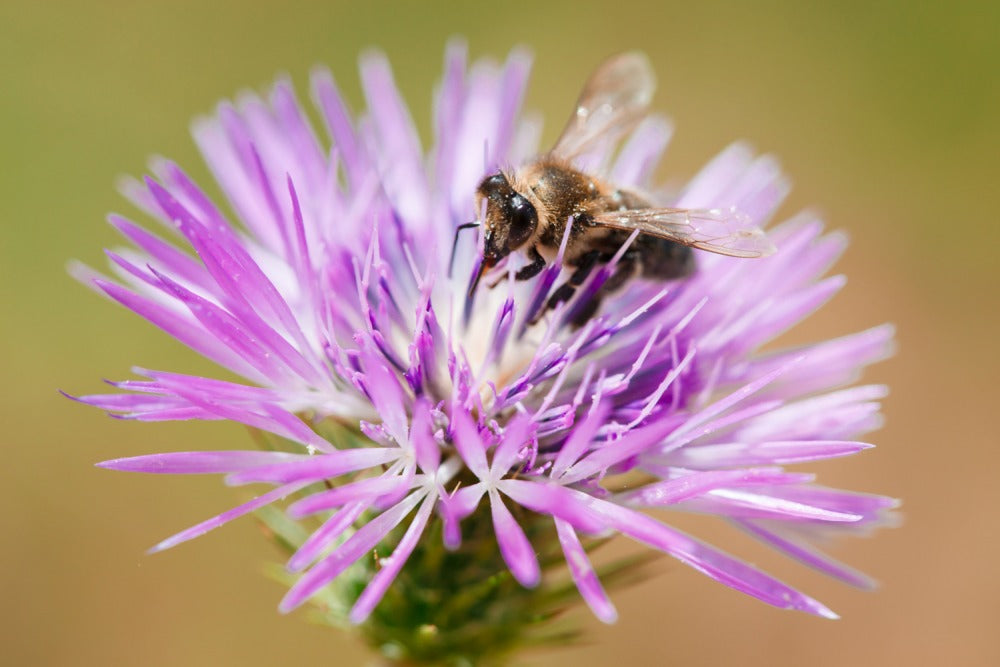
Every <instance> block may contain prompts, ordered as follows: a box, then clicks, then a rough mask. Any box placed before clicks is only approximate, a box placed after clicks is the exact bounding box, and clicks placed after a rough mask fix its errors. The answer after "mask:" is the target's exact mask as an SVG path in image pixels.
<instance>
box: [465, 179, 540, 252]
mask: <svg viewBox="0 0 1000 667" xmlns="http://www.w3.org/2000/svg"><path fill="white" fill-rule="evenodd" d="M476 194H477V197H478V200H479V205H480V206H482V201H483V200H484V199H485V200H486V214H485V217H484V220H483V227H484V228H485V236H484V241H485V244H484V250H483V264H484V267H485V268H486V269H489V268H491V267H493V266H494V265H495V264H496V263H497V262H499V261H500V260H501V259H503V258H504V257H506V256H507V255H509V254H510V253H511V252H513V251H515V250H517V249H518V248H520V247H521V246H523V245H524V244H525V243H527V242H528V240H529V239H531V237H532V236H533V235H534V234H535V229H536V228H537V227H538V211H536V210H535V206H534V205H533V204H532V203H531V202H530V201H528V199H527V197H525V196H524V195H522V194H520V193H519V192H517V191H516V190H515V189H514V188H513V187H512V186H511V184H510V181H509V180H508V179H507V177H506V176H505V175H504V174H502V173H496V174H493V175H492V176H488V177H486V178H485V179H484V180H483V182H482V183H480V184H479V189H478V191H477V193H476Z"/></svg>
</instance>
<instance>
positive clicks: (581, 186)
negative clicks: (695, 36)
mask: <svg viewBox="0 0 1000 667" xmlns="http://www.w3.org/2000/svg"><path fill="white" fill-rule="evenodd" d="M655 87H656V80H655V77H654V75H653V71H652V68H651V66H650V64H649V61H648V60H647V59H646V57H645V56H644V55H643V54H641V53H638V52H630V53H623V54H620V55H617V56H614V57H612V58H610V59H608V60H606V61H605V62H604V63H603V64H601V65H600V66H599V67H598V68H597V70H596V71H594V73H593V74H592V75H591V76H590V78H589V79H588V80H587V83H586V85H585V86H584V88H583V91H582V92H581V94H580V97H579V99H578V101H577V103H576V108H575V110H574V112H573V114H572V115H571V117H570V120H569V122H568V123H567V125H566V127H565V129H564V130H563V132H562V135H561V136H560V137H559V140H558V141H557V142H556V144H555V146H554V147H553V148H552V150H551V151H550V152H548V153H546V154H543V155H542V156H540V157H539V158H538V159H536V160H535V161H533V162H531V163H528V164H526V165H524V166H522V167H520V168H518V169H514V170H501V171H498V172H497V173H494V174H491V175H489V176H487V177H486V178H484V179H483V180H482V182H481V183H480V184H479V187H478V188H477V191H476V207H477V208H476V210H477V211H480V212H482V220H481V221H476V222H471V223H468V224H465V225H461V226H459V228H458V229H457V230H456V232H455V241H456V242H457V240H458V234H459V232H461V231H462V230H463V229H466V228H470V227H478V226H482V227H483V257H482V261H481V262H480V264H479V267H478V269H477V271H476V274H475V277H474V278H473V280H472V283H471V287H470V290H469V293H470V294H473V293H474V292H475V290H476V287H477V286H478V284H479V281H480V279H481V278H482V277H483V275H484V274H485V273H487V272H488V271H489V270H490V269H492V268H493V267H495V266H496V265H497V264H498V263H499V262H500V261H501V260H503V259H504V258H506V257H507V256H508V255H510V254H511V253H521V254H523V255H524V256H525V257H526V259H527V260H528V261H527V263H526V264H525V265H524V266H523V267H521V268H520V269H519V270H518V271H517V272H516V273H515V274H514V277H515V279H516V280H528V279H530V278H532V277H534V276H536V275H538V274H539V273H540V272H541V271H542V270H543V269H544V268H545V267H546V266H547V265H549V264H551V263H553V262H554V261H556V259H557V257H558V256H559V249H560V247H561V245H562V243H563V240H564V236H566V239H565V241H566V246H565V249H564V251H563V254H562V265H563V267H565V268H566V269H568V270H570V271H572V273H571V274H570V276H569V278H568V280H567V281H566V282H565V283H563V284H562V285H561V286H559V287H558V288H556V290H555V291H554V292H553V293H552V295H551V297H550V298H549V300H548V303H547V305H546V307H545V308H544V309H543V310H542V311H541V312H540V313H539V314H538V316H536V318H535V319H536V320H537V319H538V317H541V315H543V314H544V313H545V312H546V311H548V310H550V309H552V308H554V307H555V306H556V305H558V304H559V303H560V302H562V301H566V300H568V299H570V298H571V297H572V296H573V294H574V293H575V290H576V288H578V287H579V286H580V285H582V284H583V282H584V281H585V280H586V279H587V276H588V275H590V273H591V271H593V269H594V268H595V267H596V266H598V265H601V264H607V263H609V262H610V261H611V260H612V258H613V257H615V255H616V254H619V257H618V260H617V263H616V264H615V265H614V269H613V271H612V272H611V274H610V275H609V276H608V278H607V280H606V281H605V282H604V284H603V285H602V286H601V287H600V288H599V289H598V290H597V291H596V293H595V294H594V296H593V297H592V298H591V300H590V301H589V303H587V304H581V307H580V308H576V312H575V314H574V316H573V322H572V323H573V324H574V325H577V326H579V325H581V324H582V323H584V322H586V320H587V319H589V317H590V316H592V315H593V314H594V313H595V312H596V311H597V309H598V307H599V306H600V303H601V300H602V299H603V298H604V297H605V296H607V295H608V294H610V293H612V292H614V291H615V290H617V289H620V288H621V287H622V286H623V285H624V284H625V283H626V282H627V281H628V280H630V279H631V278H633V277H642V278H647V279H652V280H663V281H666V280H675V279H678V278H683V277H685V276H688V275H690V274H691V273H692V272H693V271H694V269H695V258H694V256H693V255H694V253H692V251H691V249H692V248H698V249H701V250H707V251H709V252H715V253H719V254H723V255H731V256H734V257H762V256H764V255H768V254H771V253H772V252H774V250H775V248H774V246H773V245H772V244H771V243H770V241H769V240H768V239H767V237H766V236H765V235H764V233H763V232H762V231H761V230H760V229H758V228H757V227H755V226H754V225H753V224H752V223H751V221H750V220H749V218H748V217H747V216H745V215H743V214H742V213H740V212H739V211H737V210H736V209H732V208H730V209H682V208H662V207H657V206H655V205H654V204H653V203H652V202H650V200H649V199H648V198H647V197H646V196H645V195H643V194H641V193H639V192H636V191H634V190H629V189H626V188H622V187H618V186H616V185H613V184H611V183H608V182H606V181H604V180H601V179H600V178H597V177H596V176H593V175H591V174H588V173H586V172H584V171H581V170H580V169H578V168H576V167H575V166H574V165H573V164H572V160H573V159H574V158H576V157H577V156H579V155H581V154H584V153H586V152H587V151H589V150H591V149H593V148H594V147H595V146H596V145H598V143H599V142H613V141H615V140H617V139H618V138H620V137H621V136H622V135H624V134H625V133H627V132H628V131H630V130H632V129H633V128H634V127H635V126H636V125H637V124H638V122H639V121H640V120H642V119H643V118H644V117H645V115H646V114H647V111H648V108H649V103H650V100H651V99H652V96H653V90H654V89H655ZM567 225H569V229H568V230H567ZM567 233H568V236H567ZM633 236H634V238H633ZM630 240H631V241H632V242H631V244H630V245H628V247H627V248H625V249H624V251H623V252H620V251H621V250H622V249H623V246H625V244H627V243H628V242H629V241H630ZM452 259H454V246H453V248H452Z"/></svg>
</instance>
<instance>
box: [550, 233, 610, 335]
mask: <svg viewBox="0 0 1000 667" xmlns="http://www.w3.org/2000/svg"><path fill="white" fill-rule="evenodd" d="M608 259H610V257H609V256H607V254H606V253H602V252H601V251H599V250H591V251H590V252H587V253H584V254H583V255H581V256H580V258H579V259H578V260H577V262H576V265H575V266H576V270H575V271H573V274H572V275H571V276H570V277H569V279H568V280H567V281H566V282H564V283H563V284H562V285H560V286H559V287H557V288H556V290H555V291H554V292H553V293H552V296H550V297H549V300H548V302H547V303H546V304H545V308H543V309H541V310H540V311H539V312H538V314H537V315H535V317H534V319H533V320H532V323H535V322H537V321H538V320H540V319H541V318H542V316H543V315H545V313H547V312H548V311H550V310H552V309H553V308H555V307H556V306H558V305H559V304H560V303H562V302H563V301H569V300H570V299H571V298H572V297H573V295H574V294H575V293H576V288H578V287H579V286H580V285H582V284H583V281H585V280H586V279H587V276H589V275H590V272H591V271H593V270H594V267H595V266H597V264H598V262H599V261H601V260H603V261H608Z"/></svg>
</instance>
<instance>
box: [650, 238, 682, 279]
mask: <svg viewBox="0 0 1000 667" xmlns="http://www.w3.org/2000/svg"><path fill="white" fill-rule="evenodd" d="M636 242H637V245H638V246H639V247H638V250H639V253H640V255H641V257H642V276H643V277H644V278H655V279H658V280H676V279H678V278H684V277H685V276H689V275H691V274H692V273H693V272H694V252H692V250H691V248H689V247H688V246H685V245H681V244H680V243H674V242H673V241H668V240H666V239H661V238H657V237H655V236H643V237H640V238H638V239H636Z"/></svg>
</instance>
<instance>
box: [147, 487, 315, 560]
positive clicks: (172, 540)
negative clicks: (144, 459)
mask: <svg viewBox="0 0 1000 667" xmlns="http://www.w3.org/2000/svg"><path fill="white" fill-rule="evenodd" d="M307 484H308V482H298V483H295V484H288V485H286V486H279V487H278V488H277V489H274V490H273V491H269V492H267V493H265V494H263V495H261V496H258V497H256V498H254V499H253V500H251V501H250V502H248V503H244V504H242V505H240V506H238V507H234V508H233V509H231V510H229V511H228V512H223V513H222V514H219V515H218V516H214V517H212V518H211V519H208V520H206V521H202V522H201V523H199V524H198V525H196V526H191V527H190V528H188V529H187V530H183V531H181V532H179V533H177V534H176V535H174V536H172V537H168V538H167V539H165V540H163V541H162V542H160V543H159V544H157V545H156V546H154V547H153V548H152V549H150V550H149V553H156V552H158V551H163V550H165V549H169V548H171V547H175V546H177V545H178V544H180V543H182V542H187V541H188V540H192V539H194V538H196V537H201V536H202V535H204V534H205V533H207V532H208V531H210V530H214V529H215V528H218V527H219V526H221V525H223V524H226V523H229V522H230V521H232V520H233V519H235V518H237V517H241V516H243V515H244V514H249V513H250V512H253V511H254V510H257V509H260V508H261V507H264V506H265V505H270V504H271V503H273V502H275V501H276V500H282V499H283V498H285V497H287V496H288V495H290V494H292V493H295V492H296V491H298V490H299V489H301V488H303V487H305V486H306V485H307Z"/></svg>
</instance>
